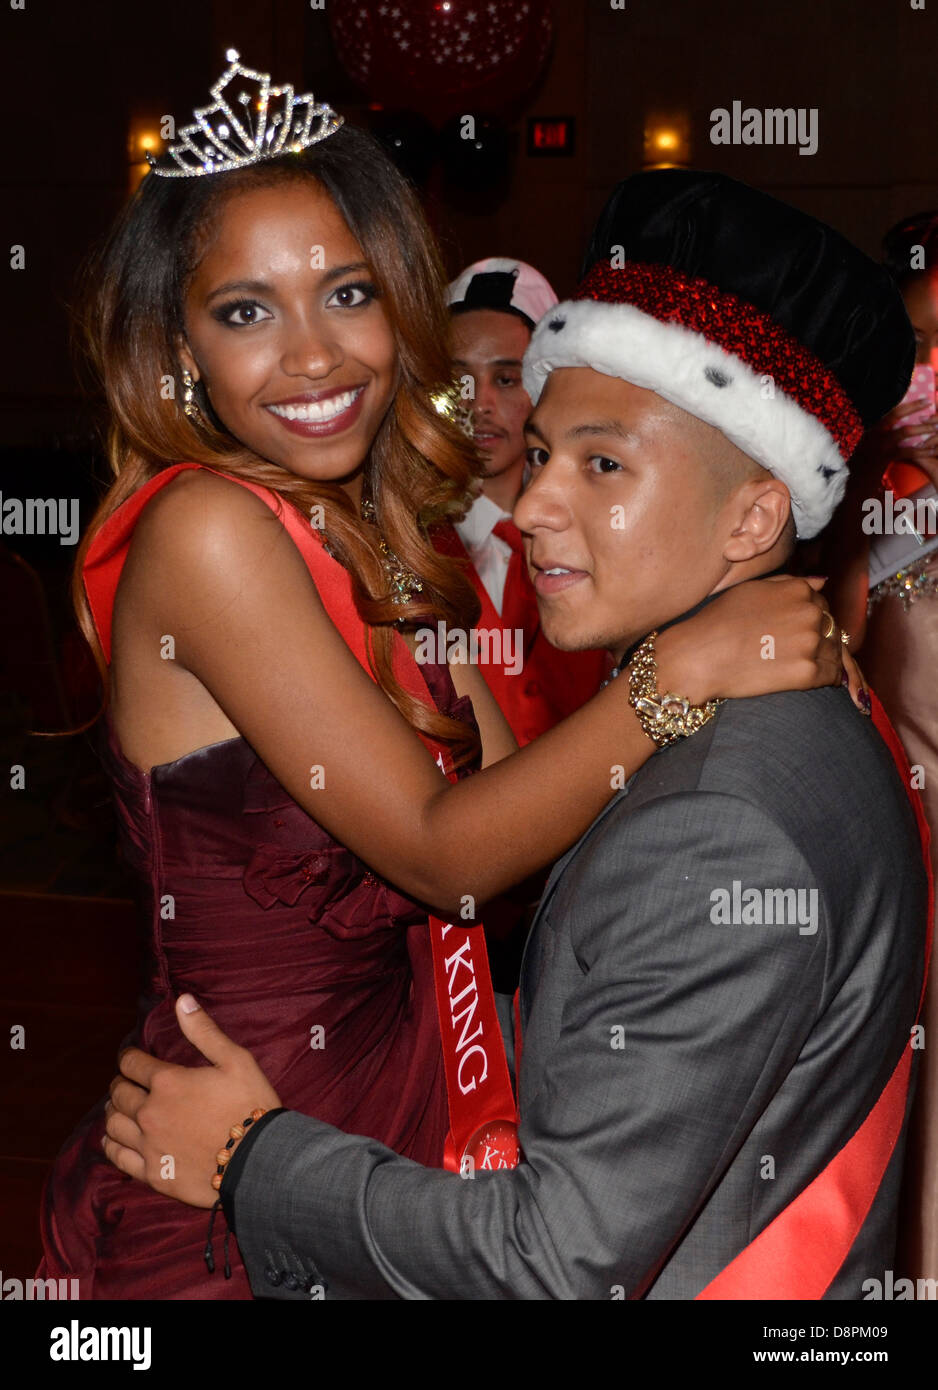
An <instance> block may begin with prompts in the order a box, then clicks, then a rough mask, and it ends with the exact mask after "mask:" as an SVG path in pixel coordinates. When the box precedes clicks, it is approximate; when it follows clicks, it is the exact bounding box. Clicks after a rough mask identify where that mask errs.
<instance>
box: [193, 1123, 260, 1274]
mask: <svg viewBox="0 0 938 1390" xmlns="http://www.w3.org/2000/svg"><path fill="white" fill-rule="evenodd" d="M266 1114H267V1111H266V1110H252V1111H251V1113H250V1115H249V1116H248V1117H247V1119H246V1120H242V1121H241V1123H240V1124H239V1125H232V1126H231V1128H230V1129H229V1131H228V1143H227V1144H226V1145H225V1147H224V1148H223V1149H219V1150H218V1153H217V1154H216V1155H215V1161H216V1163H217V1164H218V1167H217V1168H216V1169H215V1176H214V1177H213V1178H212V1186H213V1187H214V1189H215V1191H216V1192H217V1191H218V1190H219V1188H220V1187H221V1184H222V1179H223V1178H224V1176H225V1170H226V1169H227V1167H228V1163H229V1160H230V1159H231V1151H232V1149H233V1148H234V1146H235V1144H237V1143H238V1141H239V1140H240V1139H243V1138H244V1135H245V1131H246V1130H249V1129H250V1128H251V1125H253V1124H255V1123H256V1121H257V1120H259V1119H260V1118H261V1116H262V1115H266ZM220 1208H221V1198H220V1197H219V1198H218V1200H217V1201H216V1203H215V1205H214V1206H213V1207H212V1210H211V1213H210V1215H209V1218H208V1236H207V1237H206V1241H205V1252H204V1254H203V1259H204V1260H205V1263H206V1265H207V1267H208V1272H209V1274H214V1273H215V1251H214V1249H213V1248H212V1236H213V1234H214V1231H215V1217H216V1216H217V1215H218V1212H219V1210H220ZM230 1235H231V1232H230V1231H229V1230H227V1229H226V1231H225V1243H224V1252H225V1278H226V1279H230V1278H231V1258H230V1255H229V1250H228V1240H229V1237H230Z"/></svg>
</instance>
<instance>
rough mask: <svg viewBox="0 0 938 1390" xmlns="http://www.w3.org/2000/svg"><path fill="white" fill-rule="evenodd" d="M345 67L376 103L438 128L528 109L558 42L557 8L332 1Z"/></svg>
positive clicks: (488, 1)
mask: <svg viewBox="0 0 938 1390" xmlns="http://www.w3.org/2000/svg"><path fill="white" fill-rule="evenodd" d="M329 16H330V27H331V30H332V36H333V39H334V41H335V45H336V50H337V52H338V55H339V60H340V62H341V63H342V65H343V67H344V68H345V70H346V72H347V73H348V74H349V76H350V77H352V78H353V80H354V81H355V82H357V83H358V84H359V85H360V86H361V87H363V88H364V90H365V92H366V93H367V94H368V97H369V98H370V100H371V101H375V102H381V103H382V104H384V105H386V106H391V107H406V108H408V109H410V110H414V111H420V112H422V113H423V114H424V115H425V116H428V117H429V118H430V119H431V120H434V121H435V122H437V123H442V122H443V121H445V120H447V119H448V118H449V117H451V116H456V115H460V114H463V113H466V112H470V111H492V112H496V113H498V114H501V115H505V114H508V113H510V112H512V111H513V110H517V109H519V108H520V106H521V104H522V102H523V98H524V96H525V95H526V93H527V92H528V91H529V90H530V88H531V87H532V86H533V84H534V83H535V82H536V81H537V79H538V77H539V76H540V74H541V71H542V69H543V67H544V63H545V60H546V58H547V53H548V49H549V47H550V39H551V10H550V0H522V3H520V4H519V3H516V0H330V6H329Z"/></svg>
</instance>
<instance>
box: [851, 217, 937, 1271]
mask: <svg viewBox="0 0 938 1390" xmlns="http://www.w3.org/2000/svg"><path fill="white" fill-rule="evenodd" d="M883 252H884V256H883V259H884V262H885V264H886V265H887V266H888V268H889V269H890V271H891V272H892V274H893V276H894V277H895V279H896V283H897V284H898V286H899V289H900V290H901V291H902V298H903V300H904V301H905V307H906V310H907V312H908V315H909V318H910V320H911V322H912V327H913V328H914V329H915V340H916V345H917V351H916V356H915V360H916V363H917V364H918V365H923V366H924V365H929V366H932V367H934V368H935V369H936V370H938V210H932V211H930V212H923V213H919V214H917V215H916V216H913V217H909V218H906V219H905V220H904V221H902V222H899V223H897V224H896V226H895V227H893V228H892V229H891V230H890V231H889V232H887V234H886V236H885V238H884V241H883ZM929 404H930V406H931V409H930V412H929V415H928V418H926V419H917V421H916V423H915V424H911V425H910V424H908V423H904V421H905V417H906V416H908V415H910V414H911V415H915V416H916V417H918V416H919V415H920V414H921V412H922V401H921V400H912V401H909V402H907V403H906V404H904V405H899V406H897V407H896V408H895V410H891V411H890V412H889V414H888V415H886V416H885V417H884V419H883V420H882V421H881V422H880V423H879V425H877V426H876V427H875V428H874V429H872V430H870V431H869V433H868V434H867V436H866V438H865V439H864V441H863V444H862V445H861V447H860V449H858V451H857V458H856V460H855V462H854V465H853V471H852V478H851V483H850V487H849V489H848V492H847V497H846V499H845V502H844V508H843V514H842V516H841V518H839V521H838V527H837V530H836V531H834V532H833V533H832V536H831V542H832V544H831V546H830V549H829V551H828V554H829V557H830V565H831V567H830V573H831V574H832V575H834V576H836V586H835V588H834V590H833V593H832V595H831V603H832V606H833V608H834V611H835V612H836V613H837V615H838V617H839V619H840V621H841V622H842V623H843V624H844V627H845V629H846V631H847V632H849V633H850V637H851V645H852V647H853V648H854V650H857V651H859V650H860V648H861V645H862V661H863V668H864V671H865V672H866V675H867V677H868V678H869V681H870V683H871V685H872V687H873V689H874V690H875V691H876V693H877V695H878V696H879V698H880V699H881V700H882V702H883V706H884V708H885V710H886V713H887V714H888V715H889V718H890V719H891V721H892V723H893V725H894V726H895V730H896V733H897V734H898V735H899V738H900V739H901V741H902V745H903V747H904V748H905V751H906V753H907V754H908V758H909V762H910V763H911V764H912V765H913V766H914V767H916V768H918V769H919V770H920V771H919V776H918V783H917V784H918V785H919V786H920V788H921V793H922V802H923V804H924V808H925V814H926V816H927V818H928V821H929V824H930V826H931V834H932V839H931V856H932V870H933V872H934V873H935V875H936V877H938V717H936V705H935V664H936V658H938V550H931V551H930V552H927V553H926V554H925V555H924V556H922V557H921V558H918V559H916V560H913V561H912V562H911V563H909V564H908V566H907V568H905V569H904V570H903V571H902V572H901V574H897V575H895V576H890V577H888V578H886V579H884V580H882V582H881V583H879V584H877V585H876V587H875V588H874V589H873V590H872V591H871V590H870V588H869V584H868V582H867V578H868V562H869V551H870V539H871V538H870V536H869V535H866V534H865V533H864V530H863V516H864V513H863V506H864V503H865V502H866V501H867V499H871V498H877V497H879V498H882V497H883V493H884V488H885V489H887V490H888V491H890V492H892V494H893V496H894V498H895V499H899V498H902V497H909V496H910V495H912V494H915V493H917V492H919V490H920V489H922V488H925V487H926V486H927V485H928V484H929V483H931V484H932V486H933V487H938V414H936V411H935V401H934V399H932V401H931V402H929ZM933 515H934V514H933ZM925 522H926V528H928V522H927V516H926V519H925ZM930 531H931V534H932V535H934V521H932V523H931V527H930ZM915 544H916V542H915V539H914V537H912V536H909V545H910V546H912V547H914V546H915ZM934 979H935V975H934V970H933V971H932V975H931V981H932V983H931V984H930V985H929V989H928V994H927V995H926V998H925V1004H924V1007H923V1011H922V1021H923V1022H924V1024H925V1031H926V1035H927V1034H928V1032H929V1030H932V1032H933V1033H934V1031H935V1030H938V989H936V987H935V984H934ZM907 1152H908V1159H907V1161H906V1181H905V1189H904V1192H903V1210H902V1215H901V1218H900V1232H899V1236H900V1243H899V1258H900V1261H901V1263H900V1264H899V1265H898V1266H897V1267H898V1268H900V1269H901V1271H902V1273H903V1274H904V1275H907V1276H908V1277H910V1278H913V1279H938V1065H936V1061H935V1058H934V1056H933V1054H932V1053H930V1052H927V1051H926V1052H925V1053H923V1055H922V1059H921V1063H920V1068H919V1078H918V1087H917V1091H916V1097H915V1108H914V1110H913V1112H912V1123H911V1128H910V1132H909V1144H908V1150H907Z"/></svg>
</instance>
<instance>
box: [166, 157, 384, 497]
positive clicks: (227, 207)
mask: <svg viewBox="0 0 938 1390" xmlns="http://www.w3.org/2000/svg"><path fill="white" fill-rule="evenodd" d="M185 325H186V340H187V341H186V343H185V344H182V345H180V358H181V360H182V362H183V365H184V366H186V367H188V369H189V371H190V372H191V373H192V376H193V377H194V378H195V379H196V380H201V381H202V383H203V385H204V387H205V389H206V391H207V393H208V397H209V400H210V401H211V404H212V407H213V409H214V411H215V413H216V415H217V416H218V417H219V419H220V420H221V421H222V423H223V424H224V426H225V428H226V429H227V430H228V431H229V433H230V434H232V435H234V436H235V438H237V439H238V440H240V441H241V443H243V444H245V445H247V447H248V448H250V449H251V450H253V451H254V453H256V454H257V455H258V456H259V457H261V458H263V459H266V460H268V461H269V462H271V463H275V464H277V465H278V466H279V467H281V468H283V469H285V470H286V471H287V472H289V473H293V474H296V475H297V476H299V477H303V478H308V479H311V480H317V481H321V482H341V483H343V484H344V485H345V486H346V487H347V488H349V490H350V491H352V492H353V494H357V492H358V490H360V476H358V470H359V469H360V467H361V464H362V463H363V461H364V459H365V457H366V455H367V453H368V451H369V449H370V447H371V444H372V441H373V439H374V437H375V435H376V433H377V431H378V428H379V426H380V424H381V421H382V419H383V418H384V415H385V413H386V411H387V409H388V406H389V405H390V403H391V400H392V398H393V395H394V391H395V387H396V384H397V377H398V355H397V348H396V344H395V341H394V335H393V332H392V330H391V326H390V324H389V322H388V319H387V316H386V314H385V311H384V308H383V307H382V303H381V299H380V297H379V294H378V290H377V288H376V286H375V284H374V283H373V281H372V277H371V272H370V270H369V267H368V265H367V264H366V263H365V261H364V257H363V254H362V249H361V247H360V245H359V244H358V242H357V240H356V239H355V237H354V236H353V235H352V233H351V232H350V231H349V228H348V226H347V225H346V223H345V220H344V219H343V217H342V215H341V214H340V213H339V211H338V210H337V208H336V206H335V204H334V203H333V201H332V199H331V198H330V197H329V195H328V194H327V193H326V192H325V190H324V189H322V187H321V186H320V185H319V184H316V183H313V182H311V181H310V182H302V183H300V182H281V183H279V184H277V185H275V186H270V187H260V188H254V189H248V190H246V191H240V192H236V193H234V194H232V195H231V196H230V197H228V198H226V199H225V201H224V202H223V204H222V205H221V207H220V209H219V211H218V213H217V214H216V217H215V220H214V223H213V225H212V227H211V231H210V235H209V239H208V244H207V246H206V247H205V249H204V251H203V254H202V258H201V260H200V261H199V264H198V266H197V268H196V270H195V273H194V275H193V276H192V279H191V281H190V283H189V285H188V287H187V292H186V299H185Z"/></svg>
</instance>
